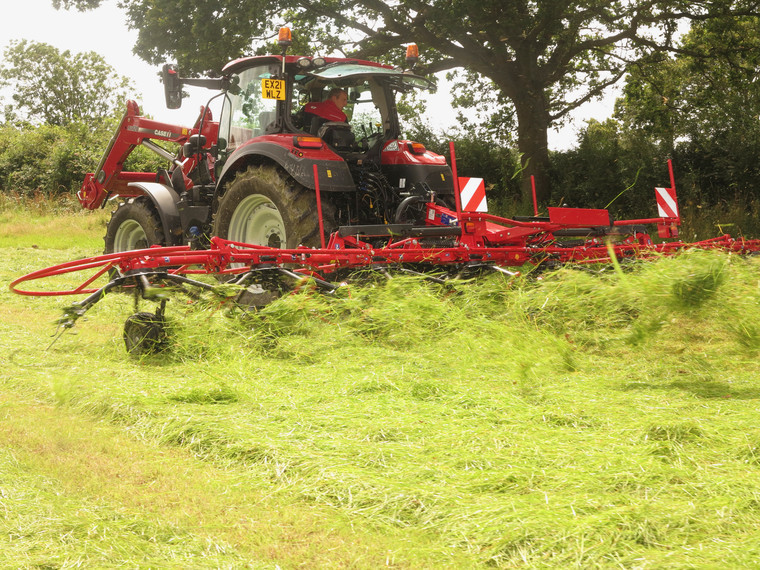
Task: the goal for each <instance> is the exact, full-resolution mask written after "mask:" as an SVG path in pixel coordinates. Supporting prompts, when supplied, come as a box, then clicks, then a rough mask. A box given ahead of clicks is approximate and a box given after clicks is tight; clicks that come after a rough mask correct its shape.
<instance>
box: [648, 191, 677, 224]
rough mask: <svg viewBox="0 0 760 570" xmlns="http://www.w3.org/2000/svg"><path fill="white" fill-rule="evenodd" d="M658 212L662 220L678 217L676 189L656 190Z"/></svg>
mask: <svg viewBox="0 0 760 570" xmlns="http://www.w3.org/2000/svg"><path fill="white" fill-rule="evenodd" d="M654 190H655V194H656V196H657V211H658V212H659V214H660V217H661V218H677V217H678V201H677V199H676V189H675V188H655V189H654Z"/></svg>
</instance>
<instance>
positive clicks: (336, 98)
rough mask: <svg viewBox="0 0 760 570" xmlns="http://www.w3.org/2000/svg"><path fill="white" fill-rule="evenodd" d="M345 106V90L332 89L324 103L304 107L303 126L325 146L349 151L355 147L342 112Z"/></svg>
mask: <svg viewBox="0 0 760 570" xmlns="http://www.w3.org/2000/svg"><path fill="white" fill-rule="evenodd" d="M347 104H348V93H347V92H346V90H345V89H341V88H340V87H334V88H333V89H331V90H330V92H329V93H328V94H327V98H326V99H325V100H324V101H316V102H312V103H307V104H306V105H304V107H303V113H304V118H305V121H304V123H305V125H304V126H305V127H306V128H307V130H308V131H309V132H310V133H311V134H313V135H317V136H318V137H320V138H322V139H323V140H324V141H325V142H326V143H327V144H330V145H332V146H335V147H336V148H340V149H343V150H350V149H351V148H352V147H353V146H355V141H354V135H353V133H351V130H350V128H349V126H348V117H347V116H346V114H345V113H344V112H343V109H344V108H345V107H346V105H347Z"/></svg>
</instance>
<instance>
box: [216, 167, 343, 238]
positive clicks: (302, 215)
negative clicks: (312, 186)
mask: <svg viewBox="0 0 760 570" xmlns="http://www.w3.org/2000/svg"><path fill="white" fill-rule="evenodd" d="M334 212H335V209H334V207H333V206H332V205H331V204H330V203H329V202H328V201H327V200H325V196H324V194H323V195H322V217H323V220H324V228H325V233H326V234H328V235H329V233H330V232H331V231H333V230H334V229H335V213H334ZM213 232H214V235H215V236H219V237H221V238H224V239H229V240H232V241H237V242H243V243H250V244H254V245H266V246H269V247H278V248H286V249H293V248H296V247H298V246H299V245H305V246H308V247H319V245H320V237H319V217H318V215H317V198H316V193H315V192H314V191H313V190H309V189H308V188H304V187H303V186H301V185H300V184H298V183H296V182H295V181H294V180H292V179H290V178H288V177H287V175H286V174H284V173H283V172H282V171H280V170H277V169H275V168H271V167H252V168H249V169H248V170H246V171H245V172H241V173H240V174H238V175H237V177H236V178H235V180H233V181H232V183H231V184H230V185H229V187H228V188H227V191H226V192H225V193H224V195H223V196H222V197H221V198H220V200H219V208H218V209H217V211H216V214H215V215H214V230H213Z"/></svg>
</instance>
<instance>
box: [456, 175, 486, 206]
mask: <svg viewBox="0 0 760 570" xmlns="http://www.w3.org/2000/svg"><path fill="white" fill-rule="evenodd" d="M459 197H460V198H461V201H462V211H463V212H487V211H488V204H486V185H485V183H484V182H483V179H482V178H462V177H460V178H459Z"/></svg>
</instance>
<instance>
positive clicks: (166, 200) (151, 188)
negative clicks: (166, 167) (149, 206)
mask: <svg viewBox="0 0 760 570" xmlns="http://www.w3.org/2000/svg"><path fill="white" fill-rule="evenodd" d="M129 186H130V187H132V188H135V189H136V190H138V191H140V192H141V193H142V194H144V195H145V196H147V197H148V198H150V200H151V202H153V205H154V206H155V207H156V211H157V212H158V216H159V217H160V218H161V225H162V226H163V229H164V236H166V241H167V244H166V245H178V244H179V242H180V240H179V239H178V238H179V237H180V236H182V223H181V221H180V216H179V209H178V208H177V202H179V194H177V192H176V191H175V190H174V188H172V187H171V186H167V185H166V184H161V183H160V182H132V183H130V184H129Z"/></svg>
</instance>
